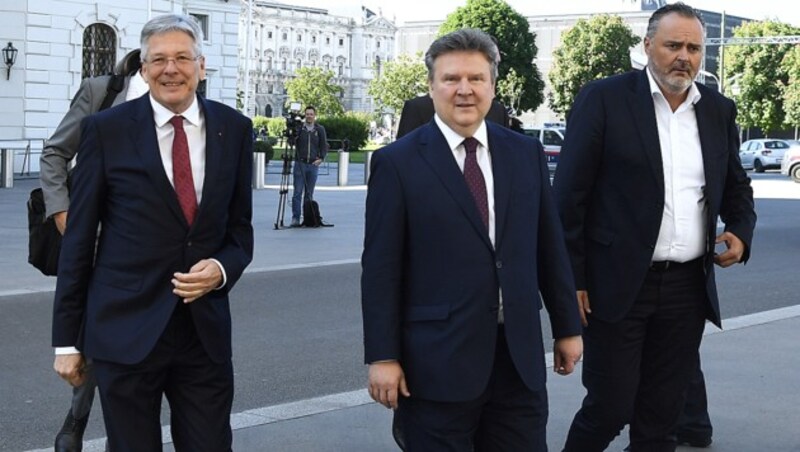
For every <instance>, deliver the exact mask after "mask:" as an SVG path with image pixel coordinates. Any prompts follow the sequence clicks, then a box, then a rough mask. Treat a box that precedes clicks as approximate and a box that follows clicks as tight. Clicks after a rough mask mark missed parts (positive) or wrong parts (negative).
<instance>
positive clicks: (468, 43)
mask: <svg viewBox="0 0 800 452" xmlns="http://www.w3.org/2000/svg"><path fill="white" fill-rule="evenodd" d="M462 51H466V52H469V51H475V52H480V53H482V54H483V55H484V56H485V57H486V59H487V60H489V64H490V66H491V69H490V71H489V72H490V73H491V75H492V83H494V81H495V80H496V79H497V64H498V59H499V56H500V55H499V53H498V50H497V45H496V44H495V43H494V41H492V37H491V36H489V35H488V34H487V33H485V32H483V31H481V30H478V29H475V28H462V29H459V30H456V31H454V32H451V33H448V34H446V35H444V36H441V37H439V38H438V39H437V40H435V41H433V43H432V44H431V46H430V47H429V48H428V51H427V52H425V66H426V67H427V68H428V81H432V80H433V63H434V62H435V61H436V59H437V58H439V57H440V56H442V55H444V54H446V53H450V52H462Z"/></svg>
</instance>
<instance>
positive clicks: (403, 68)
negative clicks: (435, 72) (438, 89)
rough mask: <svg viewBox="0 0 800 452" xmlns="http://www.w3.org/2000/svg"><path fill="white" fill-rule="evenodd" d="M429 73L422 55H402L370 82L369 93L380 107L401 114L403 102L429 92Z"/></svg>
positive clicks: (384, 67)
mask: <svg viewBox="0 0 800 452" xmlns="http://www.w3.org/2000/svg"><path fill="white" fill-rule="evenodd" d="M427 74H428V71H427V70H426V69H425V63H423V61H422V55H421V54H417V55H416V57H411V56H409V55H406V54H403V55H400V57H398V58H397V59H396V60H394V61H387V62H386V64H384V66H383V70H382V71H381V73H380V74H379V75H378V76H377V77H375V78H373V79H372V80H371V81H370V82H369V87H368V88H367V92H368V93H369V95H370V96H371V97H372V98H373V99H374V100H375V102H376V103H377V104H378V105H379V106H380V109H381V111H383V110H385V109H390V110H393V111H394V112H395V113H400V110H401V109H402V108H403V102H405V101H406V100H408V99H413V98H414V97H416V96H418V95H420V94H425V93H426V92H428V82H427V79H428V77H427Z"/></svg>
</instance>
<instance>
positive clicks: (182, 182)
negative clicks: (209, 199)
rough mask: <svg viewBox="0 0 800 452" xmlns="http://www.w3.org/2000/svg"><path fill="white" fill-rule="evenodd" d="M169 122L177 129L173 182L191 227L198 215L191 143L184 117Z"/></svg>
mask: <svg viewBox="0 0 800 452" xmlns="http://www.w3.org/2000/svg"><path fill="white" fill-rule="evenodd" d="M169 122H170V124H172V127H173V128H174V129H175V137H174V138H173V139H172V182H173V184H174V185H175V193H176V194H177V195H178V202H179V203H180V205H181V210H183V215H184V216H185V217H186V222H188V223H189V225H190V226H191V224H192V222H194V216H195V214H196V213H197V193H195V191H194V178H193V177H192V162H191V161H190V160H189V142H188V140H186V132H184V130H183V116H173V117H172V119H170V120H169Z"/></svg>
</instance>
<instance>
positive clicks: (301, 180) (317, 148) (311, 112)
mask: <svg viewBox="0 0 800 452" xmlns="http://www.w3.org/2000/svg"><path fill="white" fill-rule="evenodd" d="M305 116H306V120H305V122H304V123H303V124H302V125H301V126H300V127H299V129H298V130H297V138H296V140H295V145H296V151H295V156H296V158H295V163H294V195H293V196H292V224H291V226H292V227H297V226H300V212H302V207H303V204H302V203H301V200H302V202H308V201H311V200H312V199H314V186H315V185H316V184H317V172H318V171H319V165H320V164H321V163H322V162H323V161H324V160H325V154H327V153H328V137H327V135H326V134H325V128H324V127H322V126H321V125H319V124H317V123H316V119H317V111H316V109H315V108H314V107H312V106H310V105H309V106H308V107H306V110H305ZM304 191H305V199H302V197H303V192H304Z"/></svg>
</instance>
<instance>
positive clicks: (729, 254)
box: [714, 232, 744, 268]
mask: <svg viewBox="0 0 800 452" xmlns="http://www.w3.org/2000/svg"><path fill="white" fill-rule="evenodd" d="M723 242H724V243H725V247H726V248H727V249H726V250H725V251H723V252H722V254H714V262H715V263H716V264H717V265H719V266H720V267H722V268H725V267H730V266H731V265H733V264H736V263H739V262H741V260H742V256H743V255H744V242H742V241H741V240H739V237H736V236H735V235H733V234H732V233H730V232H723V233H722V234H720V235H718V236H717V240H716V242H715V243H723Z"/></svg>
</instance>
